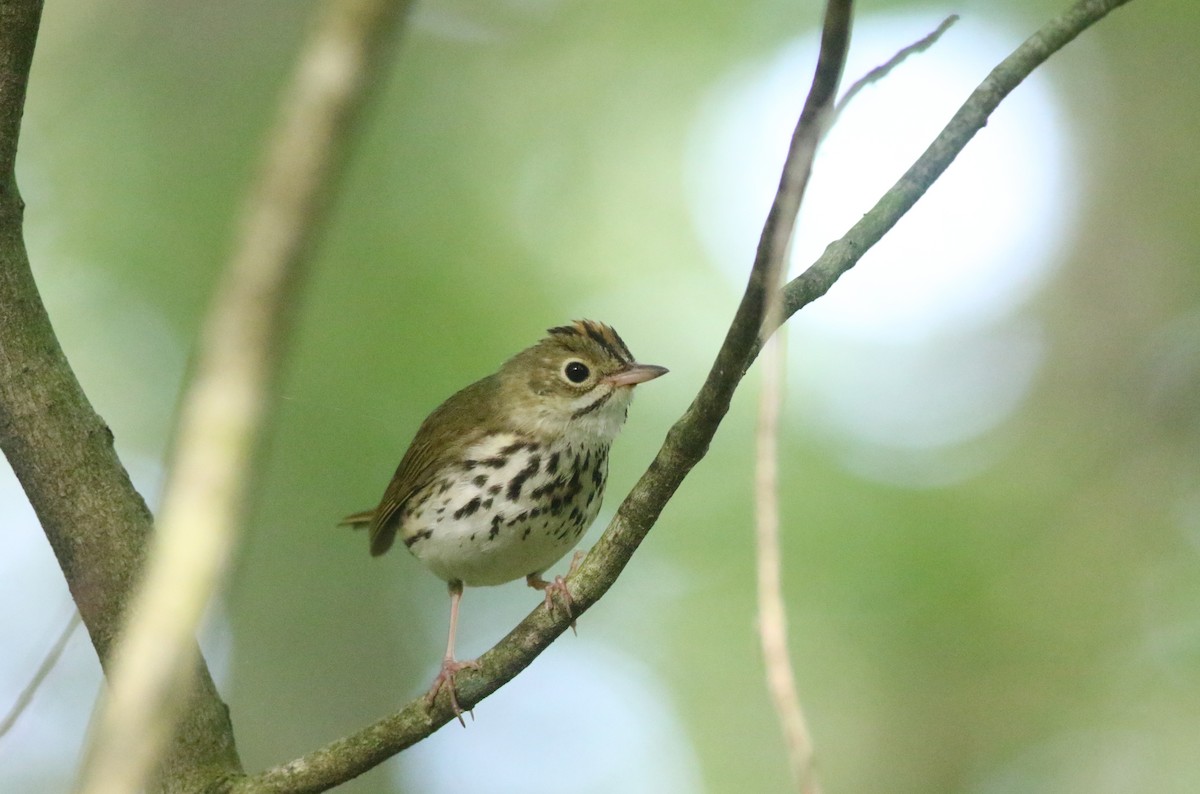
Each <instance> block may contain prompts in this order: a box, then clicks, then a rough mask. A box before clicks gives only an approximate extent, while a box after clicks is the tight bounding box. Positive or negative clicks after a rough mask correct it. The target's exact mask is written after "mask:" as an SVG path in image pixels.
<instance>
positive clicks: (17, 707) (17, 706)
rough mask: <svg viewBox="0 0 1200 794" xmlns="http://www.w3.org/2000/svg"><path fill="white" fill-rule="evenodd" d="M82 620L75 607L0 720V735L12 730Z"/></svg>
mask: <svg viewBox="0 0 1200 794" xmlns="http://www.w3.org/2000/svg"><path fill="white" fill-rule="evenodd" d="M82 622H83V618H82V617H80V616H79V610H78V609H76V610H75V612H74V613H73V614H72V615H71V619H70V620H69V621H67V625H66V626H64V627H63V630H62V632H60V633H59V635H58V639H57V640H55V641H54V645H52V646H50V650H49V652H47V653H46V656H45V657H44V658H43V659H42V663H41V664H39V665H38V668H37V670H35V671H34V673H33V678H31V679H30V681H29V683H28V684H26V685H25V688H24V689H22V690H21V694H19V695H17V700H16V702H15V703H13V706H12V708H11V709H9V711H8V714H6V715H5V716H4V719H3V720H0V737H3V736H4V735H5V734H6V733H8V732H9V731H10V730H12V726H14V725H16V724H17V720H19V719H20V718H21V714H23V713H24V712H25V709H27V708H29V704H30V703H32V702H33V696H34V695H36V694H37V691H38V688H39V687H41V685H42V682H43V681H45V680H46V676H48V675H50V671H51V670H53V669H54V665H56V664H58V660H59V659H60V658H61V657H62V654H63V651H65V650H66V649H67V643H68V642H70V640H71V635H72V634H74V633H75V629H77V628H79V624H80V623H82Z"/></svg>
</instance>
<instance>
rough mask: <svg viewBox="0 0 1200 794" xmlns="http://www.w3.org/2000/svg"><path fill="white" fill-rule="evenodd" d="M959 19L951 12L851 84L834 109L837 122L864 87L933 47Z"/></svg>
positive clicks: (876, 81)
mask: <svg viewBox="0 0 1200 794" xmlns="http://www.w3.org/2000/svg"><path fill="white" fill-rule="evenodd" d="M957 21H958V14H951V15H950V16H948V17H946V18H945V19H943V20H942V24H940V25H938V26H937V27H936V28H934V30H933V32H932V33H930V34H929V35H928V36H926V37H925V38H923V39H921V40H919V41H914V42H913V43H912V44H909V45H908V46H907V47H905V48H903V49H901V50H900V51H899V52H897V53H896V54H895V55H893V56H892V57H891V58H888V59H887V61H885V62H884V63H882V64H880V65H879V66H876V67H875V68H874V69H872V70H871V71H869V72H867V73H866V74H865V75H863V76H862V77H860V78H858V79H857V80H855V81H854V83H853V85H851V86H850V88H849V89H847V91H846V93H845V94H843V95H842V98H841V99H839V100H838V101H837V105H836V106H835V107H834V109H833V118H834V121H835V122H836V120H837V117H838V116H840V115H841V114H842V111H843V110H845V109H846V106H847V105H849V104H850V102H851V100H853V99H854V97H856V96H858V95H859V93H861V92H862V90H863V89H864V88H866V87H867V86H869V85H871V84H873V83H878V82H879V81H880V80H882V79H883V78H885V77H887V76H888V75H889V74H891V73H892V70H893V69H895V68H896V67H897V66H899V65H900V64H902V63H904V61H906V60H907V59H908V56H910V55H915V54H916V53H918V52H925V50H927V49H929V48H930V47H932V46H933V45H934V44H936V43H937V40H938V39H940V38H941V37H942V34H943V33H945V32H946V31H947V30H949V29H950V26H951V25H953V24H954V23H955V22H957ZM831 124H832V123H831Z"/></svg>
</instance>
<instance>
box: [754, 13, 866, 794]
mask: <svg viewBox="0 0 1200 794" xmlns="http://www.w3.org/2000/svg"><path fill="white" fill-rule="evenodd" d="M852 14H853V3H852V2H850V0H841V1H840V2H838V1H835V0H831V1H830V2H829V3H828V5H827V6H826V9H825V22H824V26H823V29H822V35H821V51H820V55H819V56H818V58H817V69H816V73H815V74H814V75H813V81H812V87H811V88H810V89H809V92H808V97H807V99H806V100H805V102H804V109H803V110H802V111H801V112H800V121H799V122H798V123H797V125H796V130H795V132H794V133H793V136H792V147H791V151H790V152H789V155H788V159H787V163H786V164H785V166H784V174H785V182H786V179H787V176H786V175H787V174H788V173H789V172H795V173H796V174H797V177H796V179H795V181H794V183H793V184H791V185H784V184H781V185H780V189H779V194H780V195H784V194H787V195H788V198H787V201H788V202H789V205H788V210H787V212H788V224H787V229H786V233H785V230H782V229H781V230H778V232H777V235H776V237H775V239H773V240H772V243H773V245H774V246H775V247H773V248H772V249H771V250H770V251H769V252H767V253H765V254H764V253H763V252H762V246H761V244H760V257H759V258H760V259H761V258H762V257H763V256H768V257H769V264H768V266H767V272H768V274H769V275H768V277H767V279H766V282H767V284H768V285H770V286H769V288H768V290H767V291H766V293H765V295H764V296H763V299H762V300H763V302H764V304H765V306H764V309H763V317H762V326H763V327H775V326H777V325H778V324H779V322H780V319H779V318H780V315H781V313H782V311H783V304H782V297H783V296H782V293H781V291H780V289H779V286H780V281H781V280H782V277H783V273H784V272H785V271H786V267H787V266H786V262H787V258H788V253H789V252H790V251H791V240H792V234H793V232H794V223H795V219H796V215H797V214H798V213H799V210H800V204H801V202H802V200H803V198H804V192H805V190H806V188H807V187H808V178H809V176H810V175H811V174H812V165H813V160H814V159H815V158H816V155H817V147H818V146H819V145H820V142H821V139H822V138H824V137H825V132H826V130H827V129H828V127H829V125H830V124H831V123H832V122H833V119H834V116H835V111H834V100H835V99H836V98H837V91H838V85H839V84H840V82H841V79H842V72H843V71H844V69H845V65H846V53H847V52H848V50H849V48H850V27H851V21H852ZM776 202H777V203H778V202H779V198H778V196H777V198H776ZM773 341H774V344H773V349H772V350H770V351H769V353H768V356H767V359H766V361H764V363H763V364H764V365H763V384H762V393H761V395H760V401H759V422H758V431H757V433H756V436H757V443H756V447H757V452H756V455H755V464H754V469H755V475H754V492H755V498H754V504H755V515H754V525H755V533H754V536H755V552H756V553H755V561H756V566H755V567H756V574H757V576H756V579H757V588H756V590H757V601H758V635H759V642H760V645H761V648H762V655H763V668H764V672H765V674H766V683H767V692H768V694H769V695H770V698H771V703H772V705H773V706H774V707H775V715H776V719H777V720H778V721H779V727H780V730H781V731H782V733H783V739H784V744H785V746H786V747H787V751H788V762H789V766H790V767H791V771H792V776H793V779H794V782H795V784H796V788H797V790H798V791H801V792H803V794H818V792H819V791H820V787H819V785H818V783H817V779H816V774H815V771H814V769H813V745H812V737H811V735H810V733H809V730H808V725H807V722H806V720H805V719H804V710H803V708H802V707H801V705H800V695H799V692H798V691H797V689H796V676H795V674H794V672H793V671H792V663H791V658H790V655H789V653H788V643H787V613H786V610H785V608H784V602H783V588H782V576H781V572H780V562H779V499H778V465H777V446H778V445H777V441H778V432H779V411H780V407H781V403H782V393H783V392H782V385H781V381H782V374H783V371H784V368H785V367H784V359H783V339H782V336H780V337H779V338H776V339H775V340H773Z"/></svg>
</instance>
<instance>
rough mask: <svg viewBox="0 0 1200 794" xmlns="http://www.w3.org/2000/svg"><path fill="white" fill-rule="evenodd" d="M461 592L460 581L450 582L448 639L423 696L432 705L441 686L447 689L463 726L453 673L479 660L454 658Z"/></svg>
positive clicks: (456, 714)
mask: <svg viewBox="0 0 1200 794" xmlns="http://www.w3.org/2000/svg"><path fill="white" fill-rule="evenodd" d="M462 593H463V586H462V582H451V583H450V639H449V640H448V641H447V642H446V655H445V656H444V657H442V669H441V671H440V672H439V673H438V674H437V678H435V679H433V686H431V687H430V688H429V694H427V695H426V696H425V701H426V703H427V704H428V706H430V707H432V706H433V701H434V700H435V699H436V698H437V695H438V692H440V691H441V690H442V689H443V688H445V689H447V690H448V691H449V692H450V709H451V711H453V712H454V716H455V717H457V718H458V721H459V723H460V724H461V725H462V726H463V727H464V728H465V727H467V722H466V720H464V719H463V716H462V709H461V708H459V707H458V696H457V695H456V694H455V692H454V675H455V673H457V672H458V671H459V670H463V669H468V670H478V669H479V662H460V661H458V660H457V659H455V658H454V635H455V633H456V632H457V631H458V602H459V601H461V600H462ZM472 716H474V714H472Z"/></svg>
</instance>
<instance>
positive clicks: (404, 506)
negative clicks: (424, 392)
mask: <svg viewBox="0 0 1200 794" xmlns="http://www.w3.org/2000/svg"><path fill="white" fill-rule="evenodd" d="M666 371H667V370H666V369H665V368H664V367H658V366H653V365H649V364H638V363H637V362H636V361H634V359H633V355H632V354H631V353H630V352H629V348H628V347H627V346H626V345H625V342H624V341H622V340H621V337H620V336H619V335H618V334H617V332H616V331H614V330H613V329H612V328H610V327H609V326H607V325H604V324H603V323H597V322H592V321H590V320H582V321H578V322H575V323H573V324H572V325H564V326H560V327H557V328H551V329H550V330H549V336H547V337H546V338H545V339H543V340H542V341H540V342H538V343H537V344H536V345H534V346H533V347H530V348H527V349H525V350H522V351H521V352H520V353H518V354H516V355H515V356H513V357H512V358H510V359H509V360H508V361H506V362H504V364H503V365H502V366H501V367H500V370H499V371H498V372H496V373H494V374H492V375H488V376H487V377H486V378H483V379H482V380H479V381H476V382H475V383H472V384H471V385H470V386H467V387H466V388H465V389H463V390H462V391H459V392H458V393H456V394H454V395H453V396H451V397H450V398H449V399H448V400H446V401H445V402H444V403H442V404H441V405H440V406H438V407H437V409H435V410H434V412H433V413H432V414H430V415H429V417H428V418H426V419H425V421H424V422H423V423H422V424H421V427H420V428H419V429H418V430H417V434H416V436H415V437H414V438H413V440H412V443H411V444H410V445H409V448H408V451H407V452H406V453H405V454H404V457H403V459H402V460H401V461H400V465H399V467H398V468H397V469H396V473H395V475H394V476H393V477H392V481H391V482H390V483H389V484H388V487H387V490H386V491H384V494H383V498H382V499H381V500H380V502H379V505H378V506H377V507H375V508H374V509H372V510H366V511H364V512H361V513H355V514H353V515H350V516H347V517H346V518H345V519H343V520H342V524H344V525H349V526H353V527H356V528H366V529H368V530H369V535H370V544H371V554H372V555H374V556H378V555H380V554H383V553H384V552H386V551H387V550H388V549H390V548H391V547H392V544H393V542H394V541H395V539H396V537H397V535H398V536H399V537H400V540H401V541H403V542H404V545H405V546H406V547H407V548H408V550H409V551H410V552H412V554H413V555H414V556H416V558H417V559H418V560H420V561H421V562H422V563H424V565H425V566H426V567H427V568H429V570H431V571H432V572H433V573H435V574H437V575H438V576H439V577H441V578H442V579H444V580H445V581H446V582H447V583H448V584H449V588H450V635H449V640H448V641H447V643H446V655H445V657H444V658H443V660H442V667H441V671H440V672H439V673H438V676H437V677H436V678H435V679H434V682H433V686H432V687H430V689H429V694H428V699H429V702H430V703H432V702H433V700H434V699H435V698H436V697H437V694H438V692H439V691H440V690H441V689H443V688H446V689H447V690H448V691H449V697H450V704H451V708H452V709H453V711H454V713H455V715H456V716H457V717H458V718H459V721H460V722H461V721H462V714H461V709H459V707H458V700H457V697H456V695H455V691H454V675H455V673H456V672H458V671H459V670H461V669H463V668H465V667H476V666H477V664H476V663H475V662H460V661H458V660H457V659H456V658H455V656H454V635H455V628H456V625H457V622H458V607H459V601H460V600H461V598H462V592H463V586H464V585H471V586H477V585H498V584H503V583H504V582H510V581H512V580H514V579H519V578H521V577H524V578H525V581H526V582H527V583H528V584H529V586H530V587H533V588H536V589H538V590H541V591H544V592H545V599H546V605H547V607H548V608H551V609H554V608H555V602H554V600H553V599H552V597H551V596H552V594H557V595H558V596H559V597H560V599H561V600H562V602H563V605H564V607H565V609H566V610H567V614H568V615H570V610H571V598H570V592H569V591H568V590H567V587H566V584H565V583H564V581H563V578H562V577H561V576H559V577H556V578H555V580H554V581H553V582H548V581H546V580H545V579H543V578H542V574H543V573H544V572H545V571H546V569H547V568H549V567H550V566H551V565H553V564H554V563H556V562H558V560H560V559H561V558H562V557H563V556H564V555H565V554H566V553H567V552H568V551H570V550H571V549H572V548H574V546H575V544H576V543H578V542H579V539H580V537H582V536H583V533H584V531H585V530H586V529H587V528H588V526H589V525H590V524H591V523H592V521H593V520H594V519H595V518H596V514H597V513H598V512H599V511H600V501H601V499H602V498H603V497H604V485H605V482H606V481H607V479H608V449H609V445H610V444H612V442H613V439H614V438H616V435H617V433H618V431H620V429H621V425H622V424H624V422H625V417H626V415H627V413H628V411H629V403H630V400H631V399H632V398H633V387H634V386H635V385H637V384H639V383H643V382H645V381H648V380H651V379H653V378H657V377H658V376H660V375H662V374H664V373H665V372H666ZM572 567H573V566H572Z"/></svg>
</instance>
